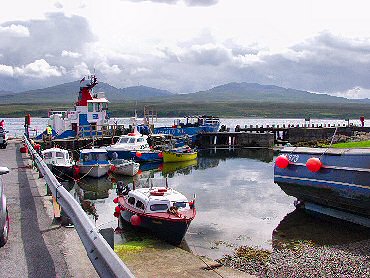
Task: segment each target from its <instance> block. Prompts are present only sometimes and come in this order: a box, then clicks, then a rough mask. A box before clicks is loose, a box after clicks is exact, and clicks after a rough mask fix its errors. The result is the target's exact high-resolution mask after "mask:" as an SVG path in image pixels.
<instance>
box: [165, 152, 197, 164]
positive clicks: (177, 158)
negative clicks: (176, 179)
mask: <svg viewBox="0 0 370 278" xmlns="http://www.w3.org/2000/svg"><path fill="white" fill-rule="evenodd" d="M197 156H198V153H197V152H191V153H177V152H163V162H183V161H190V160H194V159H196V158H197Z"/></svg>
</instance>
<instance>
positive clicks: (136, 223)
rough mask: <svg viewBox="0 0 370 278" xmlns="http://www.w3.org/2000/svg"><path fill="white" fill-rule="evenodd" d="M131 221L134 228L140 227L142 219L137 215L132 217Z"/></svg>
mask: <svg viewBox="0 0 370 278" xmlns="http://www.w3.org/2000/svg"><path fill="white" fill-rule="evenodd" d="M130 221H131V225H132V226H140V224H141V218H140V216H139V215H136V214H134V215H133V216H131V219H130Z"/></svg>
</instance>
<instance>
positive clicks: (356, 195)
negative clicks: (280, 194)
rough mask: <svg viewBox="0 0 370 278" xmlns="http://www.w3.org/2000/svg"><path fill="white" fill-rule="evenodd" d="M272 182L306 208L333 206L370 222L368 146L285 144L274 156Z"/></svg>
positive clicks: (316, 208) (327, 208) (363, 222)
mask: <svg viewBox="0 0 370 278" xmlns="http://www.w3.org/2000/svg"><path fill="white" fill-rule="evenodd" d="M274 182H275V183H277V184H278V185H279V186H280V187H281V189H282V190H283V191H284V192H285V193H286V194H288V195H290V196H294V197H296V198H297V199H298V201H299V202H302V203H303V204H307V207H306V208H307V209H310V208H312V210H315V211H318V212H320V209H319V208H320V207H321V208H322V212H323V213H325V211H327V212H328V211H331V210H332V209H334V210H335V211H337V212H343V213H344V215H348V214H351V215H352V214H353V215H355V216H358V217H359V219H361V221H360V222H357V223H359V224H363V225H366V226H367V225H368V224H369V223H370V149H326V148H303V147H296V148H294V147H286V148H284V149H283V150H281V155H280V156H279V157H278V158H277V159H276V162H275V166H274ZM328 214H329V215H330V213H328ZM332 216H335V217H337V214H335V215H332ZM345 218H346V217H345ZM346 220H349V219H346ZM355 222H356V221H355Z"/></svg>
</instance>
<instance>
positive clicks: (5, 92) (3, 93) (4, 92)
mask: <svg viewBox="0 0 370 278" xmlns="http://www.w3.org/2000/svg"><path fill="white" fill-rule="evenodd" d="M13 94H15V93H14V92H12V91H4V90H0V96H6V95H13Z"/></svg>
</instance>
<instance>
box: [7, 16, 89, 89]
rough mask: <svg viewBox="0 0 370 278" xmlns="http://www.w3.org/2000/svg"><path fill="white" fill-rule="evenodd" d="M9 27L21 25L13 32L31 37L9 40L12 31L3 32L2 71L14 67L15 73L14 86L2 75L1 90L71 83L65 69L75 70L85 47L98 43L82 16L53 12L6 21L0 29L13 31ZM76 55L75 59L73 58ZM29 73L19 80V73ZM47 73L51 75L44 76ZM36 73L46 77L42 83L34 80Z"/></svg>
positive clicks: (17, 37)
mask: <svg viewBox="0 0 370 278" xmlns="http://www.w3.org/2000/svg"><path fill="white" fill-rule="evenodd" d="M10 26H18V27H17V28H13V29H12V30H13V31H14V30H15V31H18V32H19V30H21V31H22V30H23V31H24V30H27V31H28V32H29V35H28V36H16V37H14V36H13V37H9V34H7V33H9V32H0V53H1V54H2V56H1V57H0V65H3V69H4V66H8V67H12V68H13V69H14V73H15V74H14V76H13V77H12V78H13V83H11V82H9V81H8V79H9V76H8V77H7V80H5V79H4V78H5V77H4V74H0V84H1V87H0V89H3V88H4V87H5V86H6V85H9V84H11V86H10V88H9V87H8V89H11V90H16V91H17V90H24V89H30V88H40V87H46V86H47V85H50V84H56V83H59V82H66V81H70V79H71V76H68V75H66V70H65V69H68V68H73V66H74V63H76V64H77V63H79V62H80V61H81V60H82V59H84V57H80V58H79V59H76V58H78V57H77V56H78V55H77V54H78V53H84V50H85V48H86V45H88V44H89V43H92V42H94V41H95V37H94V35H93V34H92V32H91V30H90V26H89V24H88V23H87V21H86V19H85V18H83V17H79V16H70V17H67V16H65V15H64V14H62V13H51V14H47V15H46V19H42V20H30V21H13V22H5V23H2V24H1V25H0V29H2V30H11V28H8V29H7V27H10ZM19 26H21V27H22V28H23V27H24V28H23V29H22V28H19ZM62 53H64V55H62ZM66 54H69V57H67V56H68V55H67V56H66ZM73 54H74V56H75V57H74V58H71V56H72V55H73ZM81 56H82V55H81ZM56 69H57V70H58V72H59V73H60V74H59V73H58V74H57V71H56ZM61 69H63V70H61ZM30 72H33V74H28V76H29V77H28V78H27V77H25V78H20V77H19V78H18V79H17V74H16V73H18V75H19V76H20V75H22V74H23V76H27V73H30ZM47 72H49V73H51V74H44V73H47ZM37 73H40V77H45V78H44V79H43V82H42V83H40V80H34V78H32V75H33V76H34V75H35V74H37ZM46 77H47V78H46ZM2 81H4V82H2ZM5 81H6V82H5ZM15 81H16V82H15Z"/></svg>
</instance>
